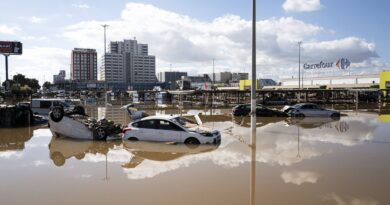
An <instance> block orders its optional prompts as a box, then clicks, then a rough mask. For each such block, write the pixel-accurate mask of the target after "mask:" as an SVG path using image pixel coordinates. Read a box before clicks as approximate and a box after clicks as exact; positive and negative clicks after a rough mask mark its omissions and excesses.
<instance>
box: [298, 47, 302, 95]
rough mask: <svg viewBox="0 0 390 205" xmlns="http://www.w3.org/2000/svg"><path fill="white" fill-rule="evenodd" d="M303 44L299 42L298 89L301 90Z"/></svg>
mask: <svg viewBox="0 0 390 205" xmlns="http://www.w3.org/2000/svg"><path fill="white" fill-rule="evenodd" d="M301 44H302V41H299V42H298V55H299V57H298V63H299V74H298V78H299V80H298V84H299V85H298V87H299V89H301ZM302 87H303V79H302Z"/></svg>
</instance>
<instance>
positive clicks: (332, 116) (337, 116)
mask: <svg viewBox="0 0 390 205" xmlns="http://www.w3.org/2000/svg"><path fill="white" fill-rule="evenodd" d="M330 117H331V118H333V119H337V118H340V113H333V114H332V115H331V116H330Z"/></svg>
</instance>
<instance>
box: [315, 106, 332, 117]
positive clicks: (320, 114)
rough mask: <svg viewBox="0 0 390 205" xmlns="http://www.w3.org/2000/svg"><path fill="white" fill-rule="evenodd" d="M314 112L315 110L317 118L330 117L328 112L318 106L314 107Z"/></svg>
mask: <svg viewBox="0 0 390 205" xmlns="http://www.w3.org/2000/svg"><path fill="white" fill-rule="evenodd" d="M313 110H315V114H316V117H326V116H328V111H327V110H325V109H322V108H321V107H320V106H318V105H313Z"/></svg>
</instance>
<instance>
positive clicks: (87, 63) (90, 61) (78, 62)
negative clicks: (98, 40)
mask: <svg viewBox="0 0 390 205" xmlns="http://www.w3.org/2000/svg"><path fill="white" fill-rule="evenodd" d="M70 78H71V80H75V81H96V80H97V53H96V50H95V49H84V48H75V49H73V51H72V57H71V63H70Z"/></svg>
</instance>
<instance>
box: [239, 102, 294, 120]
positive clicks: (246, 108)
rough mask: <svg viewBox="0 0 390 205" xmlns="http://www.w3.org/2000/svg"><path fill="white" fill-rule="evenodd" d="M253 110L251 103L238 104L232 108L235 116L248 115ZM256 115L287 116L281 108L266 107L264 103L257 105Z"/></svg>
mask: <svg viewBox="0 0 390 205" xmlns="http://www.w3.org/2000/svg"><path fill="white" fill-rule="evenodd" d="M250 112H251V105H250V104H241V105H236V106H235V107H233V109H232V114H233V115H234V116H248V115H249V113H250ZM256 116H257V117H287V114H286V113H284V112H281V111H279V110H273V109H269V108H267V107H265V106H264V105H261V104H257V105H256Z"/></svg>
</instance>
